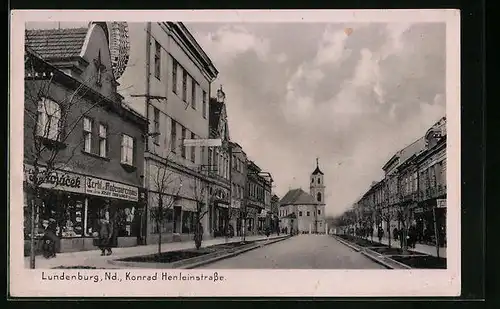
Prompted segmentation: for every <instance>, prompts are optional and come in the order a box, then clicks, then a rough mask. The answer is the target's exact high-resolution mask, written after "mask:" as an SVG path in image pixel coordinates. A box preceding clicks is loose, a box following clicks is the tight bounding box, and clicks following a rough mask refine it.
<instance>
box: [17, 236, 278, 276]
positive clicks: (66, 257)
mask: <svg viewBox="0 0 500 309" xmlns="http://www.w3.org/2000/svg"><path fill="white" fill-rule="evenodd" d="M283 236H286V235H284V234H280V236H278V235H276V234H273V235H271V236H269V239H273V238H277V237H283ZM245 239H246V241H256V240H266V239H268V238H267V237H266V236H263V235H255V236H246V237H245ZM239 241H241V237H233V238H229V239H228V241H227V242H228V243H229V242H239ZM225 242H226V239H225V238H224V237H218V238H212V239H207V240H204V241H203V242H202V245H201V246H202V247H208V246H212V245H218V244H223V243H225ZM194 248H195V246H194V241H193V240H189V241H184V242H174V243H164V244H162V246H161V251H162V252H169V251H175V250H185V249H194ZM157 252H158V244H152V245H146V246H136V247H127V248H113V254H112V255H109V256H101V251H100V250H90V251H79V252H67V253H58V254H57V256H56V257H55V258H52V259H46V258H44V257H43V256H37V257H36V261H35V266H36V268H37V269H49V268H53V267H58V266H87V267H96V268H118V267H116V266H113V265H111V264H109V263H108V260H115V259H121V258H126V257H131V256H137V255H148V254H155V253H157ZM29 260H30V258H29V256H28V257H24V265H25V267H26V268H29V265H30V262H29Z"/></svg>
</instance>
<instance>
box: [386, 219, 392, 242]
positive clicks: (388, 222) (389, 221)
mask: <svg viewBox="0 0 500 309" xmlns="http://www.w3.org/2000/svg"><path fill="white" fill-rule="evenodd" d="M387 226H388V230H389V233H388V234H389V243H388V244H389V248H391V246H392V244H391V220H390V219H389V220H387Z"/></svg>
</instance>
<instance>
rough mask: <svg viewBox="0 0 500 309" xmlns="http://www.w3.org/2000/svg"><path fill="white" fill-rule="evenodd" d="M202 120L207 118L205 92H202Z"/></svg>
mask: <svg viewBox="0 0 500 309" xmlns="http://www.w3.org/2000/svg"><path fill="white" fill-rule="evenodd" d="M203 118H205V119H206V118H207V92H206V91H205V90H203Z"/></svg>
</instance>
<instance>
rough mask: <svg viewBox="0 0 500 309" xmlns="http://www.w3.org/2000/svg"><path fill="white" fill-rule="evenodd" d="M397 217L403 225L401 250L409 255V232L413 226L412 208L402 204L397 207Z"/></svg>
mask: <svg viewBox="0 0 500 309" xmlns="http://www.w3.org/2000/svg"><path fill="white" fill-rule="evenodd" d="M395 209H396V216H397V219H398V220H399V222H400V223H401V229H400V230H401V232H400V234H399V235H400V239H399V241H400V243H401V248H402V249H403V253H404V254H406V253H408V232H409V229H410V224H411V212H410V208H409V206H408V205H407V204H405V203H400V204H398V205H397V206H396V207H395Z"/></svg>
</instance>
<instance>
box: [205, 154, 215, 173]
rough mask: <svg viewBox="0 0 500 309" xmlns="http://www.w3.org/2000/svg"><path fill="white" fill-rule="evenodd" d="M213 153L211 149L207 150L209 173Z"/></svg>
mask: <svg viewBox="0 0 500 309" xmlns="http://www.w3.org/2000/svg"><path fill="white" fill-rule="evenodd" d="M213 152H214V151H213V150H212V148H208V163H207V164H208V168H209V170H210V171H211V170H212V162H213V157H214V153H213Z"/></svg>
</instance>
